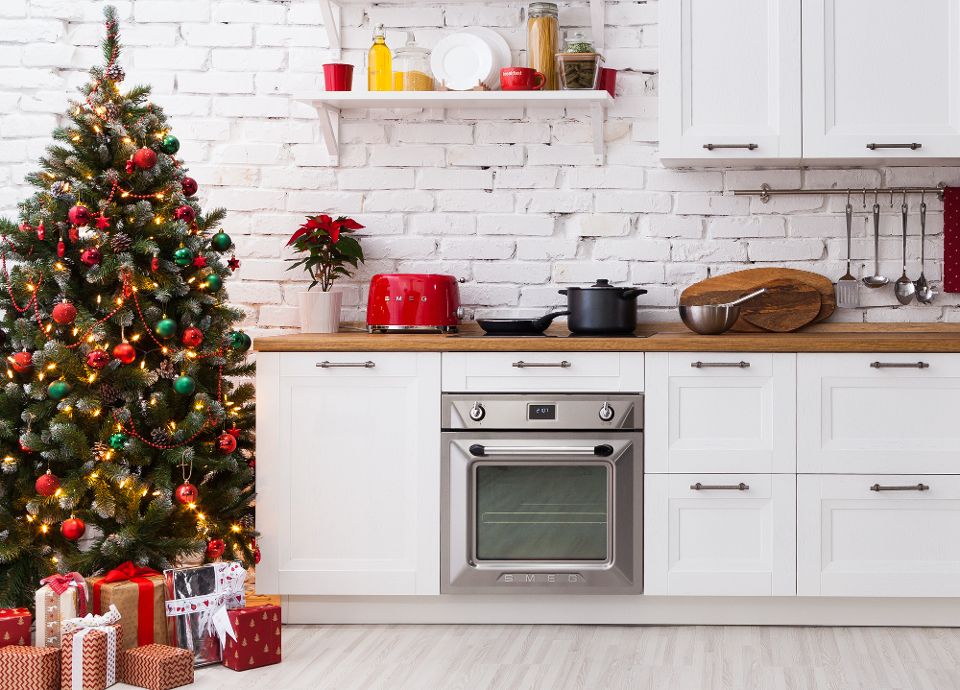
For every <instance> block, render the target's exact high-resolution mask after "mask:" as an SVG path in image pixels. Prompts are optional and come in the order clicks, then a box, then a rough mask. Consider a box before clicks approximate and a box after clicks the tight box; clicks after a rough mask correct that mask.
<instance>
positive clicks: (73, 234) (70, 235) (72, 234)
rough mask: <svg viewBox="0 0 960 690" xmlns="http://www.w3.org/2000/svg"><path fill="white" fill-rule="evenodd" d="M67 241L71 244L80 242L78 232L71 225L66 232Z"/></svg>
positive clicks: (75, 227) (74, 226)
mask: <svg viewBox="0 0 960 690" xmlns="http://www.w3.org/2000/svg"><path fill="white" fill-rule="evenodd" d="M67 239H68V240H70V241H71V242H79V241H80V230H79V229H77V226H76V225H71V226H70V229H69V230H67Z"/></svg>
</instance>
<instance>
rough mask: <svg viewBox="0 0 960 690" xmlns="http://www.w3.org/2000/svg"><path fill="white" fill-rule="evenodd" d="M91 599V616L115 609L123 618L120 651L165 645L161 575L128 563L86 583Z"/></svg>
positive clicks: (164, 614)
mask: <svg viewBox="0 0 960 690" xmlns="http://www.w3.org/2000/svg"><path fill="white" fill-rule="evenodd" d="M87 584H88V585H89V586H90V591H91V592H92V598H93V607H92V611H93V613H97V614H99V613H103V612H105V611H107V610H108V609H109V608H110V605H111V604H114V605H116V607H117V610H119V611H120V615H121V616H122V617H123V639H122V640H121V641H120V647H121V648H122V649H130V648H131V647H142V646H143V645H148V644H151V643H154V642H156V643H158V644H164V643H165V642H166V641H167V617H166V612H165V610H164V606H163V604H164V584H163V575H161V574H160V573H158V572H157V571H156V570H152V569H150V568H138V567H137V566H135V565H134V564H133V563H131V562H130V561H127V562H126V563H121V564H120V565H118V566H117V567H116V568H114V569H113V570H111V571H110V572H108V573H107V574H106V575H103V576H99V577H91V578H88V579H87Z"/></svg>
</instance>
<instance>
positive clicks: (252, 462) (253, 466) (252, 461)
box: [247, 458, 257, 470]
mask: <svg viewBox="0 0 960 690" xmlns="http://www.w3.org/2000/svg"><path fill="white" fill-rule="evenodd" d="M247 467H249V468H250V469H251V470H255V469H257V460H256V458H250V459H249V460H247Z"/></svg>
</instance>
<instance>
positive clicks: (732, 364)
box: [690, 360, 750, 369]
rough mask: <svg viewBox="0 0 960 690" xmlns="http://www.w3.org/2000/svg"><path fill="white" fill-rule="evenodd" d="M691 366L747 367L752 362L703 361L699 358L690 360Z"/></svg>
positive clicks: (696, 367)
mask: <svg viewBox="0 0 960 690" xmlns="http://www.w3.org/2000/svg"><path fill="white" fill-rule="evenodd" d="M690 366H691V367H693V368H694V369H707V368H716V369H746V368H747V367H749V366H750V362H701V361H699V360H698V361H696V362H690Z"/></svg>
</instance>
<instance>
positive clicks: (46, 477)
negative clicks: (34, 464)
mask: <svg viewBox="0 0 960 690" xmlns="http://www.w3.org/2000/svg"><path fill="white" fill-rule="evenodd" d="M34 487H35V488H36V489H37V493H38V494H40V495H41V496H46V497H48V498H49V497H50V496H53V495H54V494H55V493H57V489H59V488H60V480H59V479H58V478H57V475H55V474H54V473H53V472H51V471H50V470H47V473H46V474H41V475H40V476H39V477H38V478H37V483H36V484H34Z"/></svg>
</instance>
